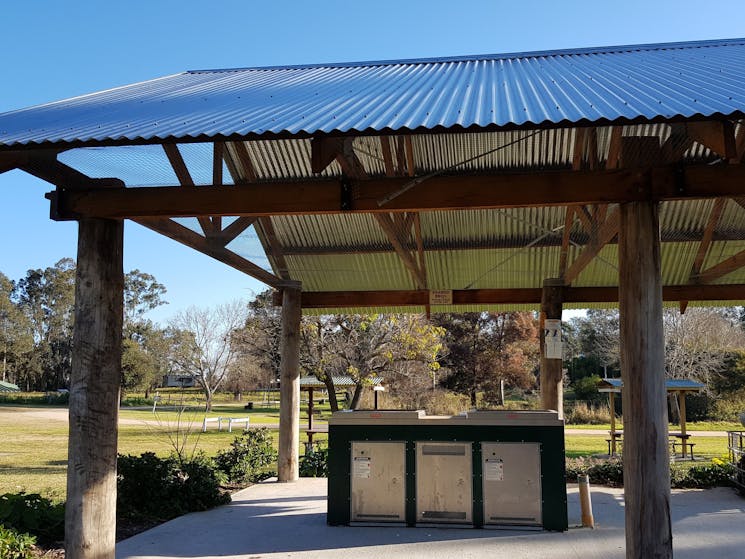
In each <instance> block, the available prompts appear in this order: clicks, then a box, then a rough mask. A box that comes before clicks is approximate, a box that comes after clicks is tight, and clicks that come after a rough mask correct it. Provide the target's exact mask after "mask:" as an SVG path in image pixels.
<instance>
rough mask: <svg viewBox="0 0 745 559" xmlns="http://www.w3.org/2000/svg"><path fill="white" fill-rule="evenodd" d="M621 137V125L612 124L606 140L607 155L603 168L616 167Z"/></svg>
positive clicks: (619, 153) (619, 155)
mask: <svg viewBox="0 0 745 559" xmlns="http://www.w3.org/2000/svg"><path fill="white" fill-rule="evenodd" d="M622 137H623V126H614V127H613V128H611V131H610V141H609V142H608V157H607V159H606V160H605V168H606V169H608V170H611V169H617V168H618V163H619V158H620V157H621V138H622Z"/></svg>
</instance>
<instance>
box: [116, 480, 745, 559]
mask: <svg viewBox="0 0 745 559" xmlns="http://www.w3.org/2000/svg"><path fill="white" fill-rule="evenodd" d="M592 501H593V510H594V514H595V521H596V524H597V528H596V529H595V530H590V529H587V528H579V527H573V528H570V530H569V531H568V532H565V533H551V532H530V531H517V530H475V529H454V528H437V529H432V528H403V527H384V528H362V527H347V526H344V527H332V526H327V525H326V480H325V479H302V480H300V481H299V482H297V483H287V484H280V483H276V482H268V483H266V482H265V483H261V484H258V485H255V486H253V487H250V488H248V489H246V490H243V491H241V492H239V493H237V494H235V495H234V496H233V502H232V503H231V504H230V505H226V506H224V507H220V508H217V509H214V510H211V511H207V512H203V513H195V514H188V515H186V516H182V517H181V518H177V519H175V520H172V521H171V522H167V523H165V524H162V525H161V526H158V527H157V528H153V529H152V530H149V531H147V532H143V533H142V534H138V535H137V536H134V537H132V538H130V539H128V540H125V541H122V542H120V543H119V544H118V545H117V553H116V556H117V559H146V558H153V559H155V558H157V559H165V558H187V557H204V558H213V557H223V558H225V557H233V558H242V559H258V558H262V559H274V558H279V557H283V558H287V557H290V558H308V559H310V558H319V559H320V558H324V559H334V558H342V557H343V558H344V559H349V558H350V557H354V558H355V559H368V558H369V559H380V558H384V557H406V558H407V559H409V558H411V559H418V558H422V559H439V558H452V557H457V558H458V559H471V558H473V559H476V558H482V557H483V558H489V559H493V558H500V557H505V558H509V559H520V558H533V557H535V558H543V557H551V558H557V559H564V558H567V559H568V558H582V559H594V558H597V559H601V558H602V559H609V558H619V559H621V558H623V557H624V556H625V553H624V530H623V516H624V512H623V490H621V489H610V488H607V487H594V488H593V494H592ZM569 522H570V526H578V525H579V524H580V511H579V498H578V493H577V488H576V486H570V487H569ZM672 522H673V538H674V539H673V545H674V548H675V557H676V558H677V559H686V558H690V559H694V558H695V559H701V558H708V557H715V558H716V559H741V558H742V557H743V556H744V555H743V554H744V552H743V550H744V549H745V529H743V527H744V526H745V499H743V498H741V497H739V496H738V495H737V494H735V492H734V491H732V490H731V489H726V488H719V489H712V490H706V491H702V490H676V491H673V498H672Z"/></svg>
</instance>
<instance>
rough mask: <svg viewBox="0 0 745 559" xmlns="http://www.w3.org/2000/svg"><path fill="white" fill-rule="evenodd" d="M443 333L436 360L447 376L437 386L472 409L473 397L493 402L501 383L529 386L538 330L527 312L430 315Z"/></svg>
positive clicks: (535, 358)
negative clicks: (444, 350)
mask: <svg viewBox="0 0 745 559" xmlns="http://www.w3.org/2000/svg"><path fill="white" fill-rule="evenodd" d="M434 322H435V323H437V324H439V325H441V326H443V327H444V328H445V330H446V334H445V347H446V348H447V353H446V356H445V357H444V359H443V360H442V363H443V365H444V366H445V367H446V368H447V369H448V370H449V371H450V374H449V375H448V376H447V377H446V378H445V380H444V381H443V385H444V386H446V387H448V388H450V389H452V390H455V391H456V392H459V393H461V394H466V395H468V396H469V397H470V399H471V405H473V406H476V403H477V394H478V393H479V392H483V393H484V396H485V397H486V399H487V400H491V401H495V400H498V399H499V398H498V396H497V395H498V394H500V395H501V390H500V388H501V381H502V380H504V381H505V383H507V384H509V385H511V386H514V387H517V388H522V389H527V388H531V387H532V386H534V384H535V376H534V371H535V369H536V367H537V364H538V358H539V345H538V328H537V324H536V321H535V319H534V317H533V316H532V314H530V313H519V312H513V313H494V312H481V313H461V314H441V315H436V316H435V319H434Z"/></svg>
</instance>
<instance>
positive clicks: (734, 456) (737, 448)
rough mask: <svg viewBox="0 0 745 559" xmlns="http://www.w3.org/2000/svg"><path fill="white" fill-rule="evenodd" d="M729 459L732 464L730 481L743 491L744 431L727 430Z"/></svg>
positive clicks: (744, 471)
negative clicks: (732, 469) (732, 471)
mask: <svg viewBox="0 0 745 559" xmlns="http://www.w3.org/2000/svg"><path fill="white" fill-rule="evenodd" d="M727 447H728V448H729V459H730V462H731V463H732V466H734V473H733V474H732V483H734V485H735V487H737V488H738V489H739V490H740V491H741V492H743V493H745V431H728V432H727Z"/></svg>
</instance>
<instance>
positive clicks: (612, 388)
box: [598, 378, 704, 456]
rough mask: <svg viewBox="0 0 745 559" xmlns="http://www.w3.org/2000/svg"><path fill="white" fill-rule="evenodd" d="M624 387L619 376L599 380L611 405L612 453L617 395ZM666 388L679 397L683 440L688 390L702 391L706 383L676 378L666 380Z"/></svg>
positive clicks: (600, 390)
mask: <svg viewBox="0 0 745 559" xmlns="http://www.w3.org/2000/svg"><path fill="white" fill-rule="evenodd" d="M622 389H623V380H622V379H617V378H604V379H601V380H600V382H598V392H607V393H608V406H609V407H610V438H611V454H615V453H616V439H617V438H618V437H617V432H616V405H615V396H616V394H621V393H622ZM665 389H666V390H667V392H668V394H675V396H676V398H677V399H678V407H679V408H680V433H681V436H682V439H683V441H685V440H686V439H687V432H686V400H685V395H686V392H701V391H702V390H703V389H704V385H703V384H701V383H700V382H696V381H695V380H692V379H687V378H675V379H672V378H671V379H666V380H665ZM685 448H686V447H685V446H683V456H685Z"/></svg>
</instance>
